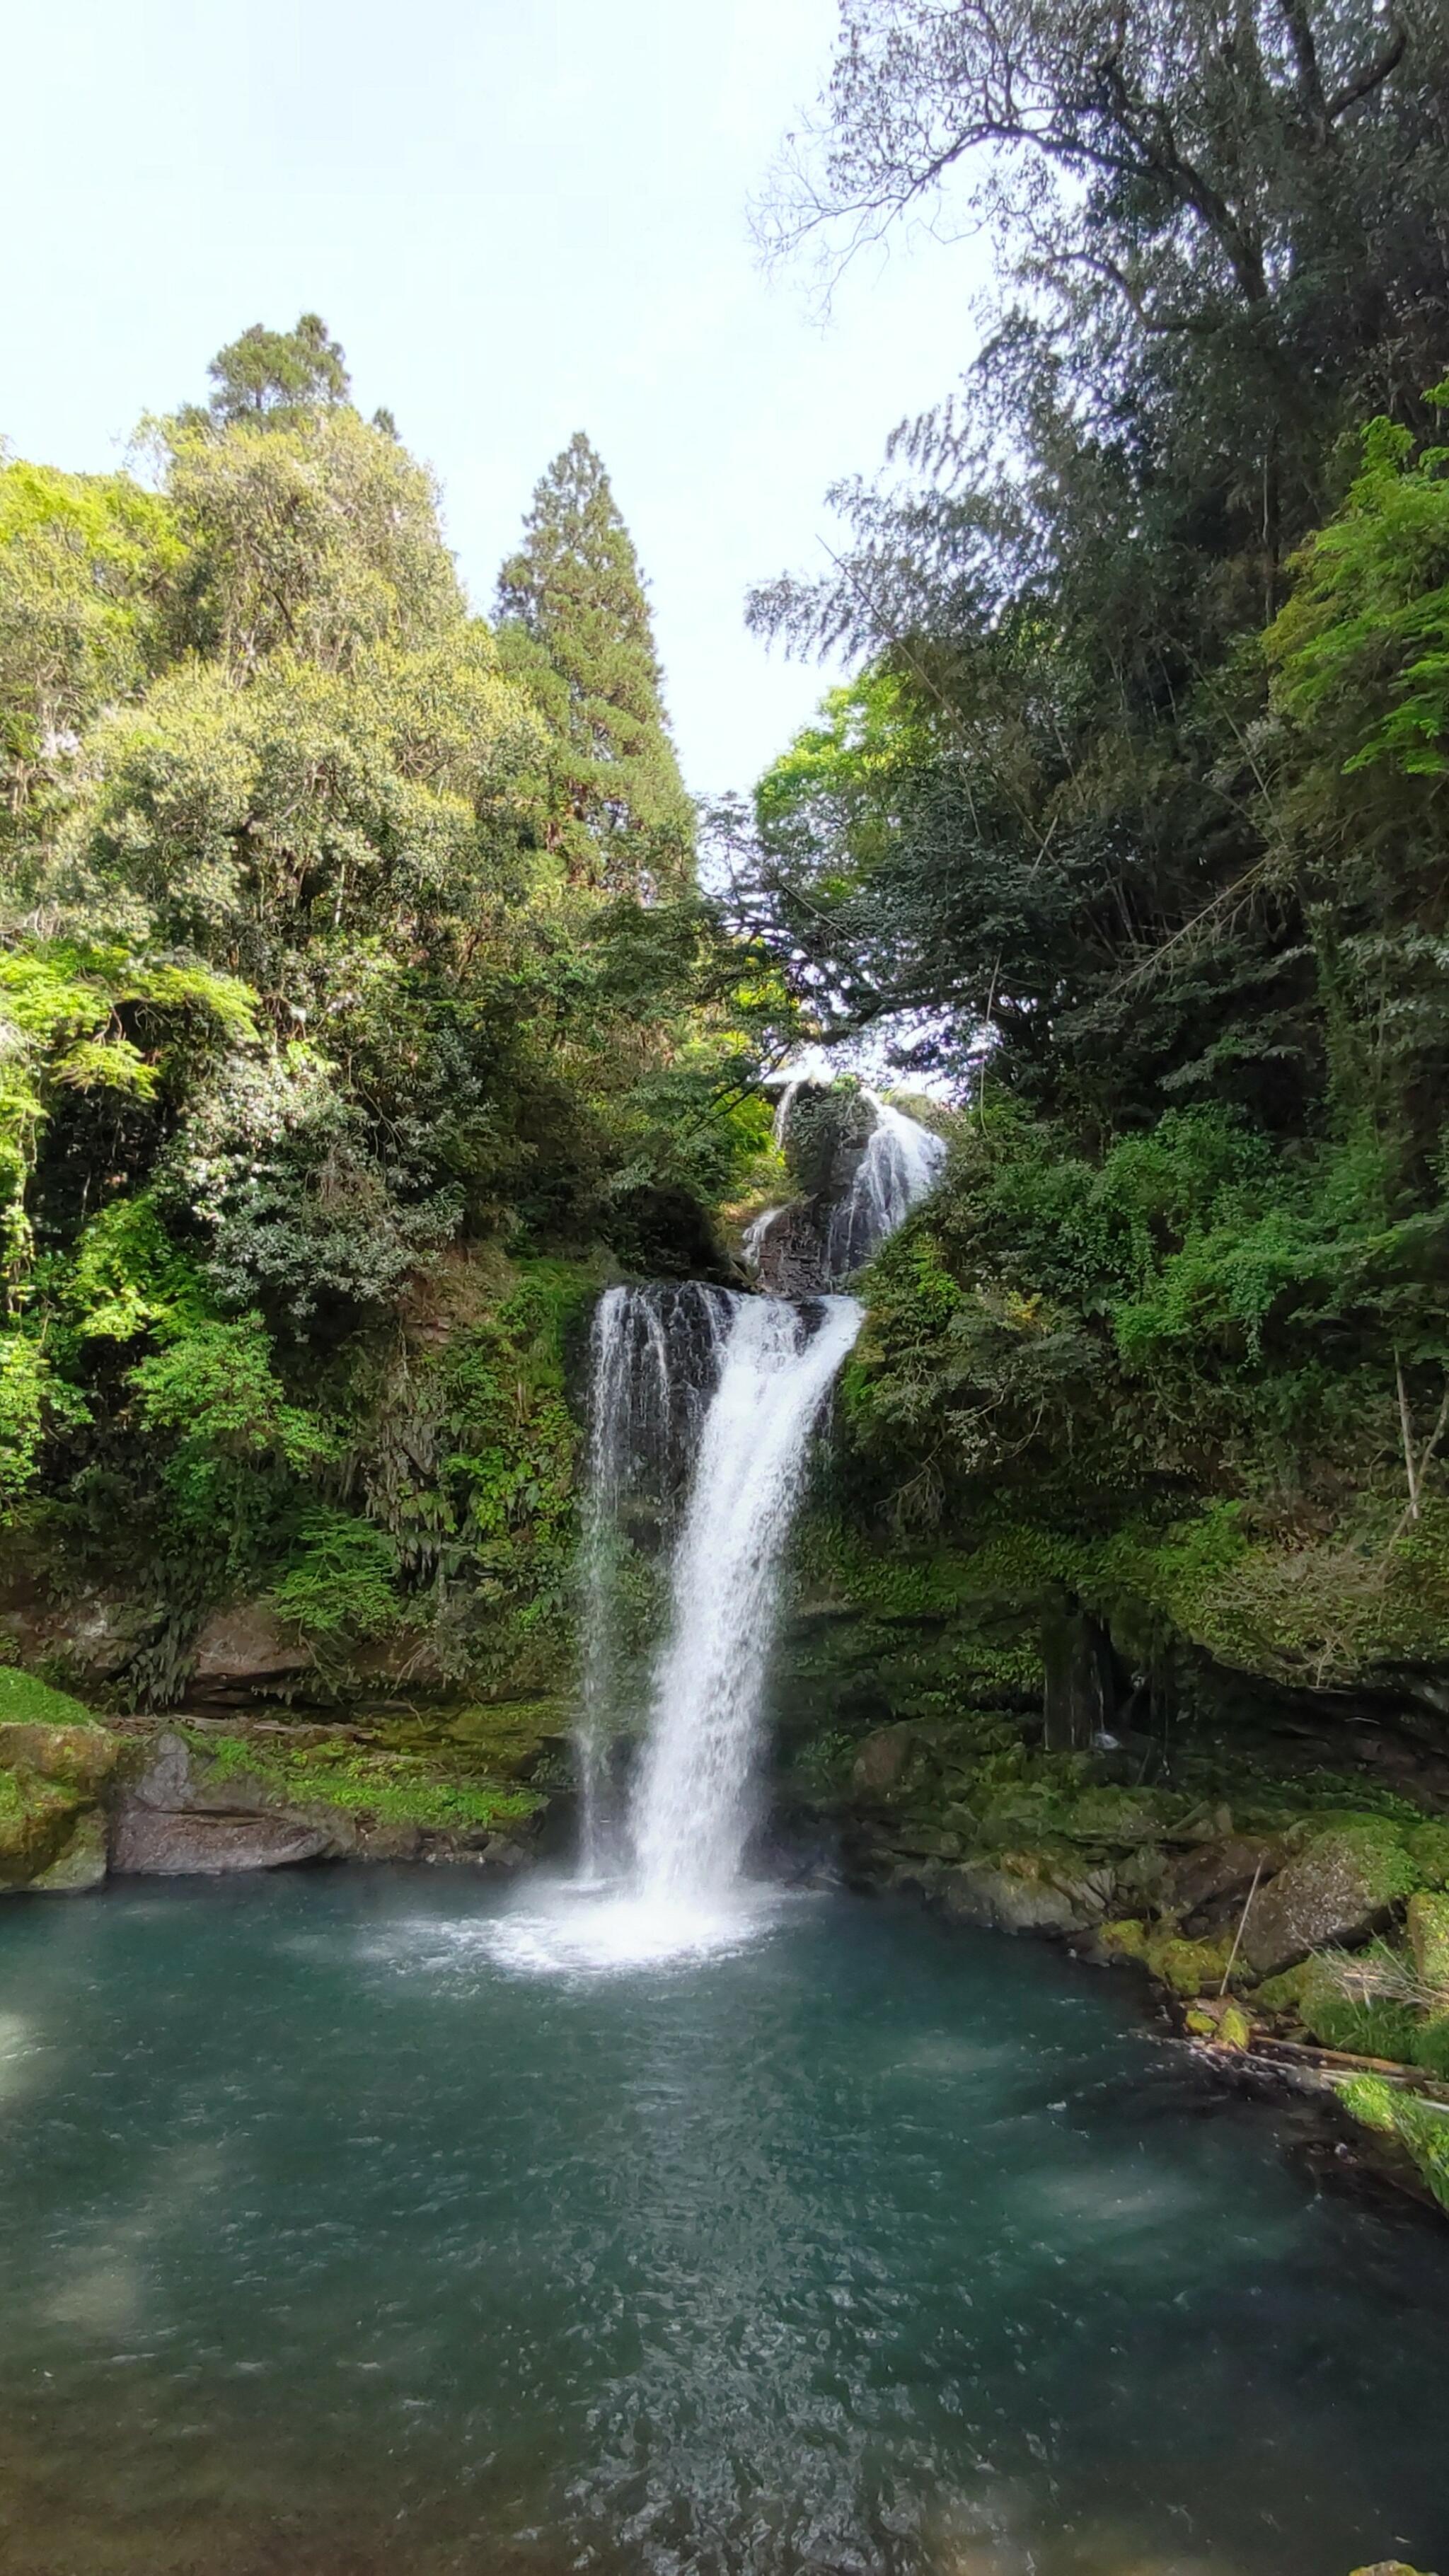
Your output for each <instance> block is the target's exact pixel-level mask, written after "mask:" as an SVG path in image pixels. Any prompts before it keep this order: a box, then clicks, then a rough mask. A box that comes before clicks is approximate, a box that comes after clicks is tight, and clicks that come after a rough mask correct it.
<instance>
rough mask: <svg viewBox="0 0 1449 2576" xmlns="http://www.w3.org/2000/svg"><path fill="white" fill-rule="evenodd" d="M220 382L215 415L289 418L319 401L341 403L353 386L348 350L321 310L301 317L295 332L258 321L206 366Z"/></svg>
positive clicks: (221, 419)
mask: <svg viewBox="0 0 1449 2576" xmlns="http://www.w3.org/2000/svg"><path fill="white" fill-rule="evenodd" d="M206 372H207V374H208V375H209V376H210V378H211V380H212V383H213V384H214V385H215V387H216V391H215V393H214V394H213V395H212V397H211V406H210V408H211V416H212V419H213V420H215V421H218V422H221V423H222V424H229V423H231V422H233V421H239V420H246V419H249V418H251V419H264V420H266V421H267V422H268V423H275V422H278V421H290V420H293V419H295V418H296V416H297V414H298V413H299V412H304V413H305V412H307V411H309V410H311V409H313V408H314V407H315V406H317V405H319V404H331V403H341V402H345V401H346V400H347V396H348V393H349V392H350V390H351V387H350V385H349V381H348V375H347V368H346V365H345V363H344V357H343V351H342V349H341V347H340V346H339V344H338V342H337V341H336V340H333V339H330V338H329V336H328V332H327V325H326V323H325V322H324V321H323V320H322V318H321V315H320V314H317V313H304V314H302V315H301V316H300V318H299V320H298V323H297V327H296V329H295V330H294V331H268V330H267V329H266V327H265V325H264V324H262V323H260V322H254V323H253V324H252V326H251V329H250V330H249V331H243V332H242V333H241V336H240V337H239V338H238V339H235V340H232V341H230V342H229V343H228V345H227V347H226V348H224V349H219V350H218V352H217V354H216V356H215V357H214V358H213V359H212V362H211V364H210V366H209V367H208V368H207V371H206Z"/></svg>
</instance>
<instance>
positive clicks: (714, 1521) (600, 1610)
mask: <svg viewBox="0 0 1449 2576" xmlns="http://www.w3.org/2000/svg"><path fill="white" fill-rule="evenodd" d="M799 1087H800V1086H799V1084H798V1082H797V1083H792V1084H790V1085H789V1086H787V1088H786V1091H785V1093H784V1096H783V1098H782V1099H781V1102H780V1108H779V1113H778V1116H777V1122H776V1134H777V1139H778V1138H782V1137H783V1135H784V1133H785V1131H786V1129H787V1128H788V1125H789V1118H790V1111H791V1108H792V1107H793V1104H794V1098H795V1095H796V1093H797V1091H798V1089H799ZM867 1096H868V1098H869V1099H870V1100H871V1103H872V1106H873V1107H874V1109H875V1113H876V1123H875V1127H874V1129H873V1131H872V1134H871V1136H870V1139H869V1141H868V1143H867V1145H866V1148H865V1151H864V1153H863V1155H862V1157H861V1160H860V1164H859V1167H858V1169H857V1171H856V1174H855V1178H854V1180H853V1182H852V1185H851V1188H850V1191H849V1193H848V1195H847V1197H846V1198H845V1200H844V1201H843V1202H842V1203H841V1205H840V1206H839V1207H838V1208H836V1209H835V1210H834V1211H833V1213H832V1217H831V1222H830V1227H829V1234H828V1243H827V1262H828V1267H829V1271H830V1275H831V1277H832V1278H836V1279H839V1278H848V1277H849V1276H851V1274H852V1273H853V1271H855V1270H856V1269H858V1268H859V1267H860V1265H861V1263H862V1262H863V1261H865V1260H867V1259H868V1258H869V1256H870V1254H871V1253H872V1252H873V1251H874V1250H875V1247H876V1245H877V1244H878V1243H880V1242H881V1241H882V1240H883V1239H884V1237H885V1236H886V1235H887V1234H889V1233H891V1232H892V1231H893V1229H894V1228H895V1227H896V1226H897V1225H899V1224H900V1223H901V1222H902V1220H903V1219H904V1218H905V1217H906V1216H907V1215H908V1214H909V1213H910V1210H911V1209H912V1208H913V1207H914V1206H915V1205H916V1204H917V1202H918V1201H919V1200H920V1199H922V1198H923V1197H924V1196H925V1195H926V1192H927V1191H928V1190H929V1189H930V1188H931V1186H932V1184H933V1183H934V1181H935V1180H936V1178H937V1177H938V1175H939V1172H940V1168H941V1164H942V1161H943V1159H944V1157H945V1152H946V1148H945V1146H944V1144H943V1143H942V1141H941V1139H940V1138H939V1137H936V1136H933V1135H931V1134H930V1133H929V1132H928V1130H927V1129H925V1128H923V1127H921V1126H918V1125H917V1123H916V1121H915V1120H914V1119H912V1118H907V1117H906V1116H904V1114H903V1113H902V1112H901V1111H899V1110H896V1109H892V1108H891V1107H890V1106H889V1105H888V1104H887V1103H886V1102H885V1101H882V1100H879V1099H877V1097H876V1095H875V1094H874V1093H870V1094H868V1095H867ZM778 1213H779V1211H778V1210H774V1209H769V1210H766V1211H765V1213H764V1215H763V1216H762V1217H760V1218H759V1219H757V1220H756V1248H757V1247H758V1242H759V1241H760V1240H762V1239H763V1235H764V1232H765V1230H766V1228H767V1227H768V1226H769V1224H770V1223H771V1222H772V1221H773V1219H774V1217H775V1215H777V1214H778ZM860 1323H861V1309H860V1307H859V1306H858V1305H857V1304H856V1302H855V1300H854V1299H853V1298H851V1297H843V1296H818V1297H808V1298H804V1299H802V1300H800V1301H798V1302H796V1301H793V1300H790V1299H787V1298H781V1297H762V1296H753V1295H752V1296H737V1295H735V1294H733V1293H732V1292H731V1291H729V1290H727V1289H719V1288H712V1287H708V1286H706V1285H705V1284H704V1283H702V1282H691V1283H687V1284H686V1285H684V1286H682V1287H678V1288H673V1287H669V1288H662V1287H655V1288H612V1289H609V1290H608V1291H607V1292H606V1293H605V1295H604V1296H603V1297H602V1298H601V1299H600V1301H599V1305H598V1309H597V1312H596V1315H595V1320H594V1332H593V1350H592V1359H593V1376H592V1398H591V1410H590V1436H589V1500H588V1505H587V1510H586V1525H585V1541H584V1558H583V1571H584V1596H585V1621H586V1644H585V1670H584V1687H583V1695H582V1712H581V1720H580V1729H579V1749H580V1775H581V1788H582V1806H583V1818H582V1824H583V1833H582V1850H581V1873H580V1876H579V1878H578V1879H577V1880H575V1881H574V1882H573V1885H572V1887H571V1888H570V1889H568V1890H563V1891H558V1892H557V1893H556V1895H555V1897H554V1900H553V1902H552V1903H551V1904H549V1905H547V1906H544V1907H542V1908H540V1907H539V1905H538V1904H537V1901H536V1900H534V1901H533V1902H532V1904H531V1906H530V1907H529V1908H528V1909H526V1910H520V1911H518V1912H517V1913H515V1914H513V1915H512V1916H510V1917H507V1918H504V1919H503V1921H502V1922H501V1923H500V1924H499V1925H498V1926H497V1928H496V1931H495V1932H494V1934H493V1936H492V1946H493V1948H494V1950H495V1952H496V1954H497V1955H498V1956H499V1957H500V1958H502V1959H504V1960H505V1961H506V1962H507V1964H509V1965H510V1966H513V1967H519V1968H527V1969H545V1970H554V1969H558V1968H572V1969H579V1968H583V1969H600V1968H615V1967H638V1966H641V1965H645V1964H648V1963H652V1962H657V1961H661V1960H666V1959H672V1958H677V1957H680V1956H684V1955H691V1954H695V1953H698V1952H700V1951H703V1950H708V1949H712V1948H717V1947H719V1946H720V1945H721V1943H733V1942H736V1941H738V1940H739V1939H740V1938H741V1937H742V1934H743V1933H744V1932H745V1931H746V1930H747V1929H748V1928H749V1925H750V1923H751V1921H752V1920H753V1919H754V1918H755V1916H757V1914H758V1911H759V1907H760V1904H761V1902H762V1901H768V1900H762V1899H761V1898H760V1897H759V1896H758V1894H757V1895H755V1896H751V1895H750V1894H749V1892H748V1891H747V1890H745V1889H744V1888H743V1887H742V1885H741V1864H742V1861H743V1857H744V1851H745V1845H746V1842H747V1840H748V1836H749V1830H750V1824H751V1810H750V1783H751V1774H752V1771H753V1768H754V1761H755V1755H756V1751H757V1748H758V1740H759V1736H760V1731H761V1727H762V1724H763V1714H764V1705H765V1693H766V1684H767V1681H768V1677H769V1663H770V1655H771V1651H772V1648H773V1645H774V1640H775V1631H776V1626H777V1623H778V1612H779V1593H780V1571H781V1566H782V1563H783V1560H784V1552H785V1542H786V1539H787V1537H788V1535H789V1529H790V1523H791V1521H792V1519H793V1517H794V1513H795V1509H796V1506H797V1504H798V1502H799V1500H800V1496H801V1493H802V1491H803V1488H804V1482H805V1476H806V1472H807V1467H808V1461H809V1453H810V1438H811V1434H812V1432H813V1430H814V1428H815V1425H816V1422H817V1421H818V1419H819V1417H820V1414H821V1412H822V1411H823V1409H824V1406H825V1402H826V1398H827V1397H828V1395H829V1392H830V1388H831V1385H832V1383H833V1382H834V1379H835V1377H836V1374H837V1372H838V1370H839V1369H840V1367H841V1364H842V1362H843V1361H844V1359H845V1357H846V1354H847V1353H848V1351H849V1350H850V1347H851V1344H852V1343H853V1342H854V1340H855V1337H856V1334H857V1332H858V1331H859V1329H860ZM671 1460H672V1461H674V1462H676V1466H677V1463H678V1462H680V1461H683V1462H686V1463H687V1462H689V1461H693V1466H692V1473H691V1474H690V1476H689V1482H688V1500H687V1503H686V1505H685V1509H684V1513H683V1519H682V1523H681V1524H680V1526H679V1531H678V1537H677V1539H676V1541H675V1544H674V1548H673V1556H672V1564H671V1612H670V1626H669V1634H668V1638H667V1641H666V1643H665V1646H664V1648H663V1650H662V1652H661V1654H660V1656H659V1660H658V1663H657V1666H656V1669H655V1674H654V1682H653V1688H652V1692H651V1698H650V1709H649V1718H648V1728H647V1733H646V1737H645V1742H644V1749H643V1753H642V1756H641V1758H640V1761H639V1764H638V1769H637V1775H636V1781H635V1788H634V1796H633V1802H632V1810H631V1814H630V1818H629V1833H628V1845H629V1849H628V1855H627V1863H626V1866H625V1868H624V1871H623V1875H622V1876H619V1877H614V1878H613V1879H612V1880H610V1879H609V1873H610V1872H611V1871H614V1870H616V1869H617V1868H618V1866H619V1861H620V1855H619V1854H618V1852H617V1850H616V1849H615V1848H613V1843H612V1837H611V1835H610V1832H609V1829H608V1822H607V1818H606V1814H605V1803H604V1799H603V1795H602V1792H603V1788H604V1784H605V1778H606V1769H607V1755H608V1748H609V1744H610V1742H611V1740H612V1738H613V1737H614V1735H615V1734H616V1732H617V1730H618V1724H619V1720H620V1717H621V1715H622V1712H621V1710H620V1708H619V1707H618V1705H617V1702H618V1695H619V1686H620V1670H619V1657H618V1653H617V1635H616V1626H617V1623H616V1621H615V1616H614V1600H615V1594H614V1588H613V1587H614V1574H615V1567H614V1564H613V1561H612V1559H613V1553H614V1551H615V1550H616V1549H617V1548H618V1545H619V1542H620V1537H621V1533H622V1527H623V1520H624V1515H625V1512H626V1510H627V1508H628V1507H629V1506H630V1505H631V1504H632V1503H635V1502H637V1501H638V1499H639V1497H640V1495H641V1494H645V1497H646V1500H647V1502H648V1505H649V1508H650V1509H651V1510H654V1511H656V1512H662V1513H663V1514H664V1515H665V1525H666V1526H667V1525H668V1520H667V1514H668V1506H669V1501H670V1462H671ZM605 1881H608V1882H609V1883H608V1885H607V1890H606V1892H604V1893H601V1892H600V1891H601V1886H602V1885H603V1883H604V1882H605Z"/></svg>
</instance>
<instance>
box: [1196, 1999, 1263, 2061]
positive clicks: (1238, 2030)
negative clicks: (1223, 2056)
mask: <svg viewBox="0 0 1449 2576" xmlns="http://www.w3.org/2000/svg"><path fill="white" fill-rule="evenodd" d="M1183 2022H1184V2025H1185V2027H1186V2029H1187V2031H1188V2033H1189V2035H1190V2036H1191V2037H1192V2038H1193V2039H1206V2040H1211V2042H1212V2044H1213V2046H1214V2048H1230V2049H1233V2050H1236V2051H1239V2052H1241V2051H1242V2050H1243V2049H1245V2048H1247V2047H1248V2046H1249V2045H1250V2043H1251V2041H1252V2037H1253V2025H1252V2023H1251V2022H1250V2020H1249V2019H1248V2016H1247V2014H1246V2012H1245V2011H1244V2010H1243V2007H1242V2005H1241V2004H1240V2003H1237V2002H1236V2001H1235V2000H1234V1998H1233V1997H1232V1996H1231V1995H1221V1996H1218V1995H1213V1996H1199V1997H1198V1999H1197V2000H1196V2002H1194V2003H1192V2004H1189V2006H1188V2009H1187V2011H1186V2012H1185V2013H1184V2015H1183Z"/></svg>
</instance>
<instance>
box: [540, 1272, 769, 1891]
mask: <svg viewBox="0 0 1449 2576" xmlns="http://www.w3.org/2000/svg"><path fill="white" fill-rule="evenodd" d="M734 1302H735V1301H734V1300H733V1299H732V1298H728V1297H727V1296H726V1295H725V1293H724V1292H723V1291H721V1290H720V1289H717V1288H707V1287H705V1286H704V1285H703V1284H702V1283H700V1282H696V1281H690V1282H687V1283H686V1284H685V1285H684V1286H682V1287H678V1288H674V1287H652V1288H606V1289H605V1291H604V1294H603V1296H602V1297H601V1298H600V1299H599V1302H598V1305H597V1306H596V1307H595V1309H594V1323H593V1331H592V1334H591V1336H590V1350H589V1442H588V1476H587V1482H586V1486H585V1504H584V1533H583V1548H582V1557H581V1566H580V1574H581V1582H580V1587H579V1588H580V1595H581V1599H580V1611H581V1617H582V1628H583V1639H584V1666H583V1676H582V1688H581V1691H580V1698H579V1716H578V1724H577V1728H576V1730H575V1733H576V1743H577V1749H578V1772H579V1807H580V1820H579V1846H580V1849H579V1856H580V1864H581V1867H582V1871H583V1875H584V1877H585V1878H586V1879H595V1878H598V1877H601V1876H603V1875H604V1874H605V1873H606V1872H607V1870H608V1869H609V1868H610V1866H611V1865H612V1863H613V1861H614V1858H615V1853H614V1849H613V1843H614V1835H613V1830H612V1827H613V1819H612V1817H611V1816H610V1814H609V1809H608V1800H607V1795H606V1791H607V1766H608V1756H609V1747H610V1745H611V1744H612V1743H613V1741H614V1739H615V1737H616V1735H617V1734H618V1732H619V1726H620V1721H621V1719H622V1717H623V1716H624V1714H625V1712H624V1709H623V1707H622V1705H621V1700H622V1692H623V1682H624V1675H623V1673H622V1671H621V1653H620V1619H619V1592H618V1572H619V1557H620V1553H621V1547H622V1545H623V1543H624V1541H625V1537H626V1533H625V1530H624V1520H625V1515H626V1512H627V1511H628V1509H629V1508H630V1507H631V1506H633V1507H636V1508H637V1507H640V1506H642V1507H643V1508H644V1509H646V1510H651V1511H652V1512H653V1513H654V1514H655V1515H656V1516H657V1518H658V1521H659V1523H660V1525H661V1527H663V1528H666V1529H667V1527H668V1525H669V1521H670V1519H671V1518H672V1517H673V1516H674V1513H675V1507H676V1505H677V1493H676V1491H675V1488H676V1487H677V1484H678V1481H679V1477H680V1473H681V1462H683V1461H687V1460H688V1458H689V1457H690V1455H691V1453H692V1451H693V1449H694V1448H695V1446H696V1444H697V1442H698V1437H699V1431H700V1425H701V1420H702V1417H703V1414H704V1411H705V1408H706V1406H707V1404H708V1401H709V1397H710V1395H711V1393H712V1391H713V1386H714V1379H715V1376H716V1374H717V1364H718V1356H719V1352H720V1349H721V1347H722V1345H723V1343H724V1340H725V1337H726V1334H727V1332H728V1329H729V1322H730V1315H729V1311H728V1310H729V1309H730V1308H731V1307H732V1306H733V1304H734Z"/></svg>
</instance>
